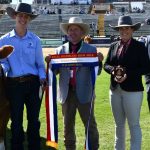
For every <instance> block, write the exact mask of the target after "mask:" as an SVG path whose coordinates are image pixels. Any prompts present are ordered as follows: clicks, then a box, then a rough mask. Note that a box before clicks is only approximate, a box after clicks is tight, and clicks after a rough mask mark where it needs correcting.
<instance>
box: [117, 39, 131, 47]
mask: <svg viewBox="0 0 150 150" xmlns="http://www.w3.org/2000/svg"><path fill="white" fill-rule="evenodd" d="M130 43H131V39H130V40H128V41H127V42H123V41H122V40H121V41H120V46H124V45H126V47H128V46H129V45H130Z"/></svg>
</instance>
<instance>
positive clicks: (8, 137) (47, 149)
mask: <svg viewBox="0 0 150 150" xmlns="http://www.w3.org/2000/svg"><path fill="white" fill-rule="evenodd" d="M26 139H27V134H26V133H25V142H24V150H28V148H27V141H26ZM10 141H11V131H10V129H9V128H7V130H6V150H10ZM41 150H55V148H52V147H47V146H46V139H45V138H44V137H41Z"/></svg>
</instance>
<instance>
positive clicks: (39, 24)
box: [0, 3, 150, 39]
mask: <svg viewBox="0 0 150 150" xmlns="http://www.w3.org/2000/svg"><path fill="white" fill-rule="evenodd" d="M34 7H36V6H34ZM47 7H49V9H51V10H53V9H54V7H55V10H58V9H61V10H62V11H61V14H58V12H56V14H47V15H45V14H40V15H39V16H38V17H37V18H36V19H35V20H33V21H32V22H31V24H30V26H29V29H30V30H31V31H33V32H35V33H36V34H37V35H38V36H39V37H41V38H45V39H60V38H61V37H62V34H63V33H61V31H60V30H59V24H60V22H68V19H69V18H70V17H72V16H80V17H81V18H82V19H83V20H84V22H86V23H88V24H89V25H90V24H91V23H93V22H94V23H95V24H97V20H98V15H97V14H95V15H92V14H88V11H89V5H56V6H54V5H47ZM149 8H150V4H149V3H147V4H146V5H144V9H145V13H132V14H129V13H128V12H125V14H129V15H131V17H132V18H134V19H133V20H134V21H135V22H142V23H145V19H146V18H149V14H150V10H149ZM81 9H84V10H85V13H84V14H79V12H78V13H76V14H74V10H78V11H79V10H81ZM117 9H118V10H117ZM120 15H121V12H120V11H119V8H117V7H116V12H115V14H109V15H104V27H105V28H104V33H105V35H106V36H108V37H109V36H110V35H117V32H115V31H113V30H112V29H111V28H109V24H112V25H116V24H117V20H118V17H119V16H120ZM14 25H15V22H14V20H12V19H10V18H9V16H8V15H4V16H3V17H2V19H1V20H0V35H3V34H5V33H7V32H8V31H10V30H12V29H13V28H14ZM90 34H91V35H92V36H93V35H96V29H93V28H91V30H90ZM141 35H150V25H146V24H144V25H143V26H142V27H141V29H140V30H139V31H137V32H135V36H141Z"/></svg>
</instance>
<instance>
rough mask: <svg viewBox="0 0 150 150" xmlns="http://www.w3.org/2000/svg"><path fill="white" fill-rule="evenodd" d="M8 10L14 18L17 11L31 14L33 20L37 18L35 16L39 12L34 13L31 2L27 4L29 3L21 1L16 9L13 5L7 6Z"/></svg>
mask: <svg viewBox="0 0 150 150" xmlns="http://www.w3.org/2000/svg"><path fill="white" fill-rule="evenodd" d="M6 11H7V14H8V15H9V16H10V17H11V18H12V19H14V16H15V15H16V14H17V13H25V14H27V15H29V16H30V18H31V20H33V19H35V18H36V17H37V16H38V14H33V12H32V8H31V5H30V4H27V3H19V4H18V5H17V6H16V9H13V8H12V7H7V8H6Z"/></svg>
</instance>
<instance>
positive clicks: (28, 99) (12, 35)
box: [0, 3, 46, 150]
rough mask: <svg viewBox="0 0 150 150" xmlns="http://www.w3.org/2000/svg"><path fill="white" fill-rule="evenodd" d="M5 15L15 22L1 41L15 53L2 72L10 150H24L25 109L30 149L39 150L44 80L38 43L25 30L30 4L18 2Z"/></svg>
mask: <svg viewBox="0 0 150 150" xmlns="http://www.w3.org/2000/svg"><path fill="white" fill-rule="evenodd" d="M6 11H7V14H8V15H9V16H10V17H11V18H12V19H14V20H15V21H16V26H15V29H13V30H12V31H10V32H9V33H7V34H6V35H4V36H2V37H1V38H0V46H3V45H5V44H10V45H13V47H14V52H13V53H12V55H11V56H10V57H9V58H8V59H6V60H5V61H4V62H3V64H2V67H3V70H4V72H5V73H7V94H8V98H9V102H10V108H11V131H12V139H11V149H12V150H23V149H24V148H23V141H24V131H23V110H24V104H25V105H26V109H27V120H28V126H27V139H28V149H29V150H40V133H39V129H40V122H39V112H40V106H41V101H40V98H39V87H40V84H44V83H45V81H46V75H45V65H44V61H43V54H42V48H41V42H40V39H39V37H38V36H36V35H35V34H34V33H32V32H30V31H28V29H27V27H28V24H29V22H30V21H31V20H33V19H35V18H36V17H37V16H38V15H36V14H33V13H32V8H31V5H29V4H26V3H19V4H18V5H17V7H16V9H13V8H11V7H8V8H7V9H6Z"/></svg>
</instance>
